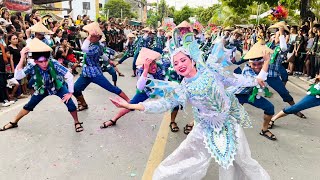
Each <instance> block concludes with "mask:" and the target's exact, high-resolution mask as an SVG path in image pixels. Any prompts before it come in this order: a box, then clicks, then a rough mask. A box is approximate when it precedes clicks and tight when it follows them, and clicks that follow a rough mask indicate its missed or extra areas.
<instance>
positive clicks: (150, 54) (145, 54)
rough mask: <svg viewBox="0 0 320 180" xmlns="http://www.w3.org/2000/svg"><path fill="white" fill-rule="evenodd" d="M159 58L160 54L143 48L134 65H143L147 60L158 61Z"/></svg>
mask: <svg viewBox="0 0 320 180" xmlns="http://www.w3.org/2000/svg"><path fill="white" fill-rule="evenodd" d="M160 57H161V54H160V53H158V52H156V51H153V50H151V49H148V48H144V47H143V48H142V49H141V51H140V53H139V55H138V58H137V62H136V65H137V66H139V65H143V64H144V62H145V61H146V59H147V58H148V59H154V60H155V61H157V60H159V59H160Z"/></svg>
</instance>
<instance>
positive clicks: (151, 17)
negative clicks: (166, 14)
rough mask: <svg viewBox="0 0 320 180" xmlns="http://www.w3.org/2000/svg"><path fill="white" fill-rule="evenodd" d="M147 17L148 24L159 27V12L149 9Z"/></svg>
mask: <svg viewBox="0 0 320 180" xmlns="http://www.w3.org/2000/svg"><path fill="white" fill-rule="evenodd" d="M147 17H148V18H147V22H146V23H147V25H148V26H150V27H153V28H157V27H158V20H159V16H158V15H157V13H156V12H154V11H148V14H147Z"/></svg>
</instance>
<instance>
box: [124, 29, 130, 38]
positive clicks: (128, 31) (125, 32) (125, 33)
mask: <svg viewBox="0 0 320 180" xmlns="http://www.w3.org/2000/svg"><path fill="white" fill-rule="evenodd" d="M123 33H124V35H126V37H127V36H128V34H129V33H131V30H130V29H124V30H123Z"/></svg>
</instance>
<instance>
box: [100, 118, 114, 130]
mask: <svg viewBox="0 0 320 180" xmlns="http://www.w3.org/2000/svg"><path fill="white" fill-rule="evenodd" d="M109 121H110V122H111V124H110V125H108V126H107V125H106V122H109ZM109 121H106V122H104V123H103V124H102V126H100V129H105V128H108V127H111V126H115V125H116V123H117V121H113V120H111V119H110V120H109Z"/></svg>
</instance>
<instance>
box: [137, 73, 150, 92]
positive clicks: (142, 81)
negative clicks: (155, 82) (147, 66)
mask: <svg viewBox="0 0 320 180" xmlns="http://www.w3.org/2000/svg"><path fill="white" fill-rule="evenodd" d="M147 80H148V79H147V78H146V77H143V76H140V77H139V79H138V81H137V88H138V89H139V90H140V91H142V90H143V89H144V88H145V86H146V83H147Z"/></svg>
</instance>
